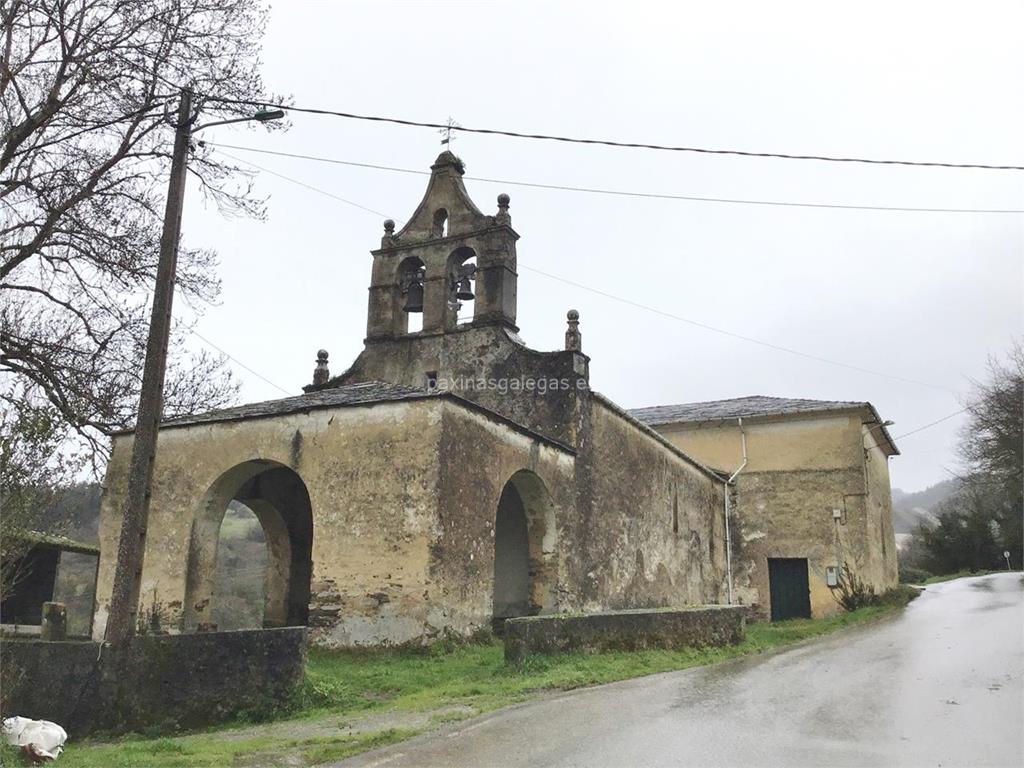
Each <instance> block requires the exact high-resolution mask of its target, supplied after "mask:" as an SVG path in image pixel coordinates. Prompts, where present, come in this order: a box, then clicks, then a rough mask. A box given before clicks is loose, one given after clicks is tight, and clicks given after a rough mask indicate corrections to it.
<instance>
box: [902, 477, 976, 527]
mask: <svg viewBox="0 0 1024 768" xmlns="http://www.w3.org/2000/svg"><path fill="white" fill-rule="evenodd" d="M959 485H960V481H959V480H956V479H954V478H950V479H949V480H943V481H941V482H938V483H936V484H935V485H931V486H928V487H927V488H925V489H924V490H923V491H916V492H914V493H907V492H906V491H903V490H901V489H899V488H893V489H892V525H893V529H894V530H895V531H896V533H913V532H914V531H916V530H917V526H918V524H919V523H920V522H922V521H930V520H934V519H935V517H934V515H933V514H932V513H933V511H934V509H935V507H936V506H938V504H939V503H940V502H942V501H945V500H946V499H947V498H949V497H950V496H952V495H953V493H954V492H955V491H956V489H957V488H958V487H959Z"/></svg>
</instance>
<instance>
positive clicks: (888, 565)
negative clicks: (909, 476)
mask: <svg viewBox="0 0 1024 768" xmlns="http://www.w3.org/2000/svg"><path fill="white" fill-rule="evenodd" d="M877 439H878V438H877V437H876V433H874V432H872V431H871V430H869V429H867V428H865V429H864V446H865V448H864V465H865V476H866V478H867V498H866V505H867V511H866V517H867V520H868V528H867V536H868V540H869V541H877V542H878V546H875V547H872V548H871V553H872V556H873V557H872V563H871V568H870V571H869V574H870V577H871V579H872V583H873V584H874V586H875V587H876V588H877V589H881V590H884V589H889V588H891V587H894V586H896V584H897V583H898V582H899V565H898V564H897V559H896V554H897V553H896V532H895V530H894V529H893V524H892V487H891V485H890V481H889V462H888V460H887V458H886V455H885V453H884V452H883V451H882V450H881V449H880V448H879V447H878V445H877Z"/></svg>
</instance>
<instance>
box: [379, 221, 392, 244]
mask: <svg viewBox="0 0 1024 768" xmlns="http://www.w3.org/2000/svg"><path fill="white" fill-rule="evenodd" d="M394 237H395V222H394V220H393V219H384V237H382V238H381V239H380V246H381V248H387V247H388V246H389V245H393V244H394Z"/></svg>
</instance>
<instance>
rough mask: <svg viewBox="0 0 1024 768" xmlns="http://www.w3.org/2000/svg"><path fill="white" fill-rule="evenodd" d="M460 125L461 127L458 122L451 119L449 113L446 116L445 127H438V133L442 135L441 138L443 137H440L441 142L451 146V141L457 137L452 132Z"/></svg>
mask: <svg viewBox="0 0 1024 768" xmlns="http://www.w3.org/2000/svg"><path fill="white" fill-rule="evenodd" d="M461 127H462V126H461V125H459V124H458V123H456V122H455V121H454V120H453V119H452V118H451V116H450V115H449V116H448V122H447V123H446V124H445V127H444V128H441V129H440V130H439V131H438V133H440V134H441V135H442V136H444V138H443V139H441V144H447V145H448V146H449V147H450V146H451V143H452V142H453V141H455V139H456V138H457V137H456V136H455V135H454V134H455V129H456V128H461Z"/></svg>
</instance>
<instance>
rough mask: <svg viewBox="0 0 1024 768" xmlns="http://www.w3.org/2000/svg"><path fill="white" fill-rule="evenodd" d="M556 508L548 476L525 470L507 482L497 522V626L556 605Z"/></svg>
mask: <svg viewBox="0 0 1024 768" xmlns="http://www.w3.org/2000/svg"><path fill="white" fill-rule="evenodd" d="M556 540H557V530H556V524H555V509H554V504H552V502H551V496H550V495H549V494H548V490H547V488H546V487H545V485H544V482H543V481H542V480H541V479H540V478H539V477H538V476H537V475H536V474H534V473H533V472H530V471H528V470H521V471H519V472H516V473H515V474H514V475H512V477H511V478H509V480H508V482H507V483H505V487H504V488H503V489H502V492H501V498H500V499H499V501H498V510H497V515H496V516H495V525H494V598H493V617H494V625H495V628H496V629H500V625H501V622H502V621H503V620H504V619H508V618H512V617H514V616H532V615H535V614H538V613H550V612H552V611H554V610H555V608H556V605H555V601H556V595H557V580H558V573H557V570H558V569H557V559H556V555H555V543H556Z"/></svg>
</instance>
